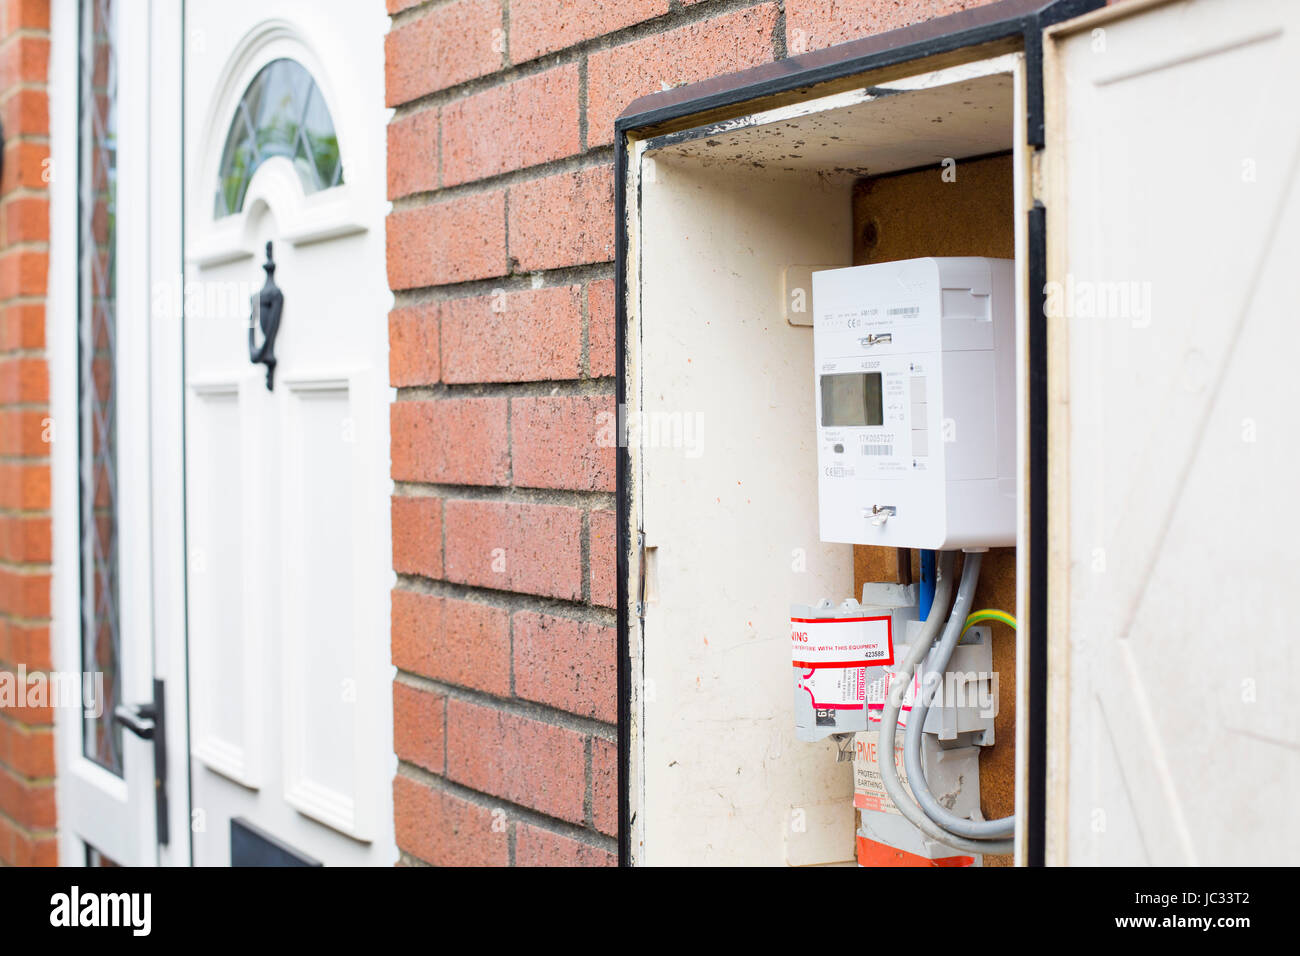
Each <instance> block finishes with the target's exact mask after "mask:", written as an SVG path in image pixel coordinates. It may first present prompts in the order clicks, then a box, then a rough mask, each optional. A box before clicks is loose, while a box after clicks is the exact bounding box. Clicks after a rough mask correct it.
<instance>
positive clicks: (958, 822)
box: [903, 551, 1016, 840]
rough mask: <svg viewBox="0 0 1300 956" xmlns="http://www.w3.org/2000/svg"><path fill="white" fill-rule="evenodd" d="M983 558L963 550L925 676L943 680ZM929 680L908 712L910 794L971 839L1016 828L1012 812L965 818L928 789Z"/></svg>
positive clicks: (1008, 833) (949, 827) (972, 600)
mask: <svg viewBox="0 0 1300 956" xmlns="http://www.w3.org/2000/svg"><path fill="white" fill-rule="evenodd" d="M983 559H984V556H983V554H981V553H980V552H978V551H976V552H968V553H967V554H966V560H965V563H964V564H963V565H962V569H961V583H960V584H959V585H958V586H957V599H956V600H955V601H953V604H952V613H951V614H949V615H948V623H947V625H946V626H945V627H944V630H943V637H941V638H940V639H939V646H938V647H937V648H936V649H935V651H934V655H933V657H932V659H931V660H930V661H929V665H930V666H929V667H928V668H927V673H926V676H927V677H928V676H929V674H931V673H933V674H938V675H939V678H940V680H942V679H943V675H944V674H946V673H947V672H948V662H949V661H950V660H952V653H953V651H954V650H955V649H956V647H957V641H958V640H959V639H960V638H961V635H962V631H963V630H964V629H965V624H966V615H968V614H969V613H970V609H971V605H973V604H974V603H975V588H976V587H977V586H978V585H979V578H980V565H981V563H982V562H983ZM930 683H931V682H930V681H928V680H924V679H923V680H922V681H921V692H920V693H919V694H918V695H917V700H916V702H915V703H914V704H913V705H912V713H911V714H910V715H909V716H908V720H907V734H906V736H905V738H904V743H903V760H904V764H905V766H906V767H907V786H908V788H909V789H910V790H911V791H912V796H913V797H915V798H916V802H917V804H918V805H919V806H920V808H921V809H922V810H923V811H925V815H926V816H928V817H929V818H930V819H931V820H933V821H934V822H935V823H937V824H938V825H939V826H941V827H943V828H944V829H945V830H950V831H952V832H953V833H958V834H960V835H962V836H964V837H970V838H971V839H972V840H995V839H1001V838H1004V837H1009V836H1011V835H1012V833H1014V832H1015V828H1016V818H1015V816H1014V815H1012V816H1009V817H1000V818H998V819H996V820H968V819H966V818H965V817H959V816H957V814H955V813H953V812H952V811H951V810H949V809H948V808H947V807H945V806H943V804H941V803H939V801H938V800H936V799H935V798H934V794H933V793H931V792H930V784H929V782H928V781H927V780H926V779H925V767H924V766H923V765H922V763H921V732H922V728H924V727H925V715H926V714H927V713H929V711H930V704H931V702H932V701H933V699H934V695H935V693H936V692H937V688H936V687H933V686H927V685H929V684H930Z"/></svg>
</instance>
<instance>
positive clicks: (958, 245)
mask: <svg viewBox="0 0 1300 956" xmlns="http://www.w3.org/2000/svg"><path fill="white" fill-rule="evenodd" d="M945 171H947V176H945ZM954 174H955V178H954ZM1014 205H1015V192H1014V188H1013V169H1012V157H1011V154H1010V153H1007V154H1005V155H998V156H990V157H985V158H982V159H972V160H958V161H957V162H956V164H955V165H951V164H950V166H949V167H947V169H946V170H945V167H944V166H942V165H940V166H935V167H932V168H929V169H921V170H913V171H910V172H904V173H895V174H891V175H886V176H878V177H875V178H872V179H864V180H862V181H861V182H859V183H858V184H857V185H856V186H855V188H854V190H853V264H854V265H866V264H868V263H873V262H892V261H895V260H898V259H916V258H920V257H923V256H991V257H995V258H1000V259H1011V258H1014V256H1015V236H1014V226H1015V221H1014V218H1013V217H1014V212H1013V210H1014ZM900 559H901V560H900ZM919 561H920V557H919V552H916V551H913V552H911V553H910V554H907V553H906V552H900V551H898V550H896V549H893V548H871V547H860V546H855V547H854V549H853V576H854V588H855V591H856V593H857V594H861V593H862V585H863V584H864V583H865V582H867V581H888V582H901V581H905V580H906V575H907V574H908V564H909V563H910V574H911V580H920V568H919ZM960 568H961V566H960V562H958V573H960ZM975 607H976V608H977V609H978V608H989V607H991V608H997V609H999V610H1003V611H1007V612H1009V613H1011V614H1014V613H1015V609H1016V549H1015V548H995V549H993V550H992V551H990V552H989V553H988V554H986V555H985V556H984V566H983V568H982V569H981V572H980V584H979V589H978V590H977V591H976V594H975ZM992 629H993V670H994V673H996V674H997V675H998V714H997V717H996V718H995V719H994V726H993V733H994V737H995V739H996V743H995V744H994V745H993V746H992V747H986V748H984V750H983V752H982V753H981V754H980V806H981V809H982V811H983V813H984V816H985V818H986V819H991V818H993V817H1001V816H1006V815H1007V814H1010V813H1013V812H1014V811H1015V711H1016V641H1015V634H1014V633H1013V632H1012V631H1011V629H1010V628H1008V627H1006V626H1004V625H1001V624H994V625H992ZM984 865H985V866H1010V865H1011V857H1010V856H994V855H986V856H985V857H984Z"/></svg>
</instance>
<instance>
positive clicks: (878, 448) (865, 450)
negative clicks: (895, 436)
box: [862, 445, 894, 455]
mask: <svg viewBox="0 0 1300 956" xmlns="http://www.w3.org/2000/svg"><path fill="white" fill-rule="evenodd" d="M893 453H894V446H893V445H863V446H862V454H864V455H892V454H893Z"/></svg>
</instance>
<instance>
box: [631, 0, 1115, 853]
mask: <svg viewBox="0 0 1300 956" xmlns="http://www.w3.org/2000/svg"><path fill="white" fill-rule="evenodd" d="M1104 5H1105V0H1054V2H1044V0H1001V2H998V3H992V4H989V5H987V6H984V7H979V8H976V9H974V10H968V11H964V12H962V13H957V14H953V15H952V16H949V17H942V18H940V19H937V20H930V21H928V22H926V23H921V24H917V25H915V26H911V27H906V28H904V29H901V30H894V31H891V32H889V33H884V34H879V35H877V36H873V37H867V38H865V39H862V40H855V41H853V42H850V43H844V44H840V45H838V46H833V47H828V48H826V49H824V50H818V51H816V52H814V53H809V54H806V55H803V56H798V57H792V58H790V59H787V60H780V61H777V62H775V63H770V64H767V65H765V66H760V67H756V68H754V69H751V70H746V71H743V72H741V73H736V74H732V75H730V76H724V77H718V78H716V79H712V80H705V81H703V82H701V83H697V84H694V85H692V86H686V87H680V88H678V89H673V90H667V91H665V92H663V93H655V94H653V95H650V96H646V97H642V98H641V99H638V100H636V101H635V102H633V103H632V104H631V105H630V106H629V107H628V108H627V109H626V110H625V111H624V112H623V114H622V115H621V116H619V117H618V119H617V120H616V121H615V123H614V148H615V157H614V206H615V217H614V223H615V225H614V230H615V253H614V271H615V278H614V282H615V304H616V313H615V315H616V319H615V339H614V360H615V370H616V371H615V375H616V385H617V392H618V403H619V406H620V408H622V407H624V406H627V405H629V404H630V399H631V398H632V396H629V395H628V394H627V375H626V371H625V367H624V366H625V362H626V357H627V341H626V335H627V295H628V291H629V290H628V288H627V250H628V234H627V227H628V224H627V213H628V209H627V199H626V195H625V191H626V185H627V161H628V138H629V134H637V138H644V137H645V136H646V135H648V134H650V133H652V132H655V131H657V128H664V129H663V130H662V131H663V132H667V131H668V130H667V128H668V127H674V128H678V129H680V128H682V127H690V126H700V125H703V123H705V122H706V121H707V118H708V117H709V114H714V113H720V112H722V111H729V112H730V113H732V114H733V115H734V114H735V113H736V112H737V108H739V107H742V106H743V105H744V104H746V103H756V102H757V101H761V100H764V99H768V98H771V97H775V96H780V95H782V94H795V93H797V92H798V91H801V90H808V89H811V88H813V87H817V86H820V85H822V84H825V83H829V82H832V81H835V80H842V79H846V78H849V77H853V76H855V75H859V74H867V73H870V72H873V71H878V70H881V69H882V68H886V67H891V66H897V65H901V64H905V63H911V62H916V61H921V60H924V59H927V58H931V57H935V56H939V55H941V54H945V53H952V52H955V51H958V50H964V49H970V48H973V47H979V46H985V45H990V44H998V43H1010V44H1013V45H1014V47H1015V48H1018V49H1022V50H1023V51H1024V52H1025V56H1026V61H1027V67H1028V69H1027V77H1026V80H1027V86H1028V89H1027V96H1026V103H1025V107H1026V113H1027V120H1028V123H1027V140H1028V145H1029V146H1031V147H1041V146H1042V145H1043V143H1044V125H1045V124H1044V116H1043V74H1042V55H1043V30H1045V29H1046V28H1047V27H1049V26H1052V25H1053V24H1056V23H1060V22H1061V21H1063V20H1068V19H1071V18H1073V17H1076V16H1080V15H1081V14H1084V13H1087V12H1089V11H1091V10H1095V9H1097V8H1099V7H1101V6H1104ZM691 117H698V118H699V120H700V122H698V123H691V122H690V119H691ZM1028 227H1029V229H1028V238H1029V262H1028V263H1027V265H1028V271H1029V282H1030V287H1031V289H1033V288H1040V289H1041V288H1042V286H1043V283H1044V281H1045V278H1046V268H1047V246H1046V210H1045V209H1044V208H1043V207H1042V205H1041V204H1039V205H1037V206H1036V208H1034V209H1033V210H1032V211H1031V212H1030V214H1029V223H1028ZM1029 303H1030V309H1029V317H1028V318H1029V329H1028V343H1029V523H1030V532H1029V542H1028V544H1029V568H1030V574H1029V582H1028V584H1029V595H1028V598H1029V611H1030V622H1029V624H1030V626H1029V634H1028V647H1029V675H1030V681H1029V688H1028V698H1029V699H1028V703H1029V706H1028V708H1027V714H1026V715H1025V719H1027V720H1028V722H1029V755H1028V758H1029V759H1028V765H1029V781H1028V800H1027V806H1026V807H1025V813H1026V816H1027V818H1028V820H1029V826H1028V829H1027V837H1028V839H1027V847H1026V849H1027V860H1028V863H1029V864H1030V865H1031V866H1041V865H1043V863H1044V850H1045V846H1044V843H1045V836H1046V832H1045V828H1046V766H1047V737H1046V734H1047V622H1046V617H1045V615H1046V609H1047V541H1048V528H1047V351H1046V346H1047V341H1046V321H1047V319H1046V313H1045V311H1044V306H1043V301H1042V297H1041V296H1034V295H1032V294H1031V295H1030V297H1029ZM620 419H621V416H620ZM630 476H631V451H630V449H629V448H628V447H627V446H626V443H625V442H624V441H622V440H620V442H619V447H618V458H617V464H616V486H615V487H616V498H617V502H616V507H617V524H618V557H617V565H616V568H617V572H616V573H617V575H618V582H619V584H618V698H619V699H618V789H619V794H618V858H619V864H620V865H622V866H626V865H628V864H630V862H631V853H632V847H631V839H632V828H631V823H632V821H631V819H630V791H629V787H630V785H631V776H630V760H631V741H630V738H629V735H628V730H629V726H630V718H631V692H632V671H631V664H632V662H631V657H630V648H631V644H630V630H629V628H630V627H631V623H632V622H631V618H630V615H629V606H628V601H629V594H628V591H627V583H628V573H629V567H628V555H629V553H630V552H631V549H632V541H633V538H632V535H633V533H634V530H633V529H632V528H631V526H630V520H631V508H632V500H631V485H630V484H629V479H630Z"/></svg>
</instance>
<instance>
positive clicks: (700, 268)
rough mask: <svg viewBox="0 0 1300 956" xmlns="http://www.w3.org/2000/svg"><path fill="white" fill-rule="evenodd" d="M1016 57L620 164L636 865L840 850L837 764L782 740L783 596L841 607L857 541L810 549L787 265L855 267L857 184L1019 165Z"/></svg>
mask: <svg viewBox="0 0 1300 956" xmlns="http://www.w3.org/2000/svg"><path fill="white" fill-rule="evenodd" d="M1022 62H1023V61H1022V57H1021V55H1020V54H1016V53H1012V54H1004V55H1002V56H999V57H997V58H995V59H990V60H984V61H980V62H973V63H967V64H963V65H958V66H953V67H948V68H945V69H942V70H939V71H933V72H928V73H924V74H920V75H916V76H912V77H904V78H895V79H893V80H891V81H890V82H888V83H886V84H884V85H885V86H887V87H888V88H889V91H888V92H884V91H882V90H881V89H880V88H879V87H874V88H868V85H867V83H866V82H864V84H863V88H861V89H850V90H847V91H842V92H837V93H835V94H833V95H829V96H825V97H822V98H819V99H813V100H810V101H807V102H803V103H800V104H797V105H794V106H785V107H781V108H777V109H773V110H771V111H768V112H763V113H751V114H749V115H741V116H737V117H735V118H733V119H731V120H724V121H723V122H722V123H721V124H720V126H714V127H711V128H709V129H707V130H703V129H702V130H700V131H697V133H698V135H695V134H692V133H676V134H671V135H668V136H665V137H662V138H660V139H658V140H656V139H649V140H642V141H639V142H636V143H634V144H632V146H631V148H630V149H629V157H630V159H631V168H630V169H629V171H628V173H629V175H628V203H627V205H628V209H629V210H630V212H631V215H632V217H633V218H634V221H633V222H632V223H630V224H629V230H630V236H631V240H630V242H629V249H628V269H629V283H628V286H629V288H630V289H633V290H635V291H634V293H633V294H632V295H631V296H630V300H629V303H628V325H627V327H626V329H627V332H626V335H627V352H628V355H627V370H628V393H629V395H630V396H633V409H632V411H633V412H634V413H639V418H637V417H633V419H632V422H633V424H637V425H639V426H640V427H639V429H637V430H635V431H634V433H633V435H632V439H631V441H630V445H631V466H632V467H631V474H630V488H631V498H632V514H631V520H632V522H633V527H634V534H635V531H636V530H641V531H643V532H644V536H645V537H644V542H645V547H646V552H645V557H644V558H643V559H639V558H638V555H636V554H633V556H632V561H631V562H630V571H631V576H632V579H631V580H629V581H628V582H627V586H628V588H629V593H630V594H631V595H633V600H632V602H631V604H630V607H631V609H632V613H631V615H630V617H631V625H630V631H631V633H630V645H631V647H630V652H631V656H632V668H633V681H632V684H633V700H632V728H631V757H630V770H631V774H630V783H629V786H630V789H631V818H632V854H633V861H634V862H637V863H642V864H769V865H771V864H776V865H781V864H792V865H813V864H831V863H841V862H848V861H850V860H852V859H853V851H854V846H853V817H854V813H853V807H852V779H851V774H850V770H851V765H850V764H848V763H837V762H836V759H835V758H836V754H835V746H834V744H833V743H831V742H829V741H826V742H823V743H821V744H816V745H814V744H807V743H802V742H800V741H797V740H796V739H795V736H794V716H793V705H792V700H791V684H790V654H789V637H788V621H789V605H790V604H791V603H792V602H809V603H811V602H815V601H817V600H818V599H819V598H822V597H829V598H832V599H834V600H836V601H839V600H843V599H844V598H846V597H849V596H851V595H852V593H853V550H852V547H851V546H850V545H826V544H822V543H821V542H820V541H819V539H818V530H817V475H816V455H815V446H814V443H813V439H814V434H813V420H814V412H813V373H812V331H811V329H810V328H807V327H794V326H791V325H789V324H787V322H786V320H785V317H784V311H783V295H784V293H783V288H782V280H783V274H784V270H785V268H786V267H787V266H790V265H848V264H850V262H851V261H852V236H851V207H852V203H851V191H852V187H853V182H854V180H855V179H856V178H858V177H859V176H862V175H865V174H868V173H870V174H872V175H875V174H880V173H884V172H890V171H894V170H901V169H909V168H915V167H921V166H935V167H936V169H937V167H938V164H939V163H940V162H941V161H942V160H944V159H945V158H948V157H952V158H955V159H958V160H960V159H962V158H968V157H973V156H980V155H985V154H988V153H994V152H1004V151H1009V150H1012V149H1013V147H1014V145H1015V143H1016V142H1018V141H1021V140H1023V136H1017V132H1016V131H1017V122H1016V119H1015V118H1016V117H1017V116H1018V115H1020V113H1021V108H1020V94H1019V90H1020V89H1021V86H1022V80H1021V76H1022V73H1021V71H1022ZM937 175H938V173H937V172H936V176H937ZM1018 219H1023V217H1018ZM1017 228H1020V223H1019V222H1018V223H1017ZM677 423H680V425H681V428H680V431H676V430H675V427H676V424H677ZM674 438H677V439H680V440H674ZM634 540H635V538H634ZM641 569H644V572H645V584H644V593H645V598H646V600H645V604H644V618H643V620H641V621H639V622H638V620H637V618H636V596H637V595H639V594H640V593H641V588H642V584H641V581H640V574H639V572H640V570H641Z"/></svg>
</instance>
